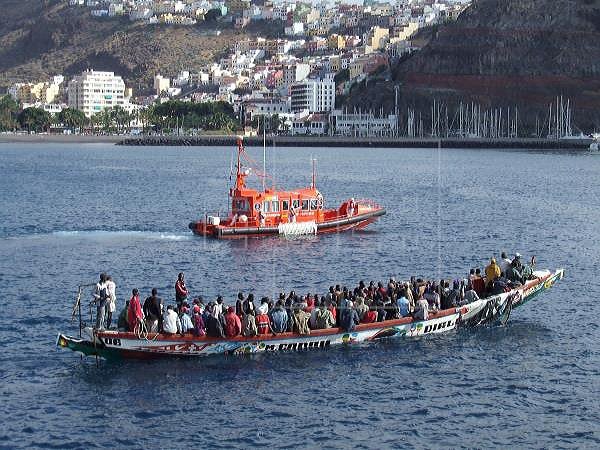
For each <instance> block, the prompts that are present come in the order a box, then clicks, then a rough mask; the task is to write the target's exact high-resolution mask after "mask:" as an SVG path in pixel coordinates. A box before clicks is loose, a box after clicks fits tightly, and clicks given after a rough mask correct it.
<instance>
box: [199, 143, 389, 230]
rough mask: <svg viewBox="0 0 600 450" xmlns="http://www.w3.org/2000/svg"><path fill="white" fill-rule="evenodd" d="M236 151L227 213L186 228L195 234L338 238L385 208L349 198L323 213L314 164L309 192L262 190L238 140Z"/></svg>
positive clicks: (380, 214) (379, 213) (207, 216)
mask: <svg viewBox="0 0 600 450" xmlns="http://www.w3.org/2000/svg"><path fill="white" fill-rule="evenodd" d="M237 146H238V154H237V174H236V178H235V184H234V186H233V187H232V188H231V189H230V190H229V196H230V197H231V210H230V212H229V213H228V214H225V215H220V214H214V215H208V214H207V215H206V216H205V217H204V219H202V220H197V221H195V222H191V223H190V224H189V225H188V227H189V228H190V230H192V232H193V233H194V234H197V235H200V236H208V237H215V238H218V239H225V238H239V237H247V236H269V235H271V236H276V235H280V236H299V235H310V234H321V233H337V232H340V231H348V230H359V229H362V228H364V227H366V226H367V225H369V224H371V223H373V222H374V221H375V220H377V219H378V218H379V217H380V216H383V215H384V214H385V208H383V207H381V206H379V205H378V204H377V203H375V202H374V201H372V200H354V199H353V198H351V199H348V200H346V201H345V202H343V203H342V204H341V205H340V207H339V208H337V209H333V208H329V209H327V208H325V202H324V198H323V195H322V194H321V192H319V190H318V189H317V187H316V172H315V168H314V164H313V175H312V183H311V185H310V187H307V188H299V189H294V190H292V191H281V190H277V189H275V187H265V186H266V179H267V178H269V177H268V175H267V174H265V173H261V172H260V171H259V170H257V169H256V167H255V164H254V162H253V161H252V160H251V159H250V157H249V156H248V155H247V154H246V151H245V149H244V145H243V144H242V140H241V138H240V139H238V142H237ZM252 173H255V174H256V175H258V177H259V178H261V179H262V185H263V189H262V191H257V190H255V189H250V188H249V187H248V186H247V185H246V177H248V176H249V175H250V174H252Z"/></svg>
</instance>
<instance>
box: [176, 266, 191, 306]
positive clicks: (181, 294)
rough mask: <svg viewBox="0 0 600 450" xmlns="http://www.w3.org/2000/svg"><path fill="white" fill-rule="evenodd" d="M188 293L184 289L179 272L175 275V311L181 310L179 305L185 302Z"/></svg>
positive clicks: (183, 282)
mask: <svg viewBox="0 0 600 450" xmlns="http://www.w3.org/2000/svg"><path fill="white" fill-rule="evenodd" d="M188 295H189V292H188V290H187V288H186V287H185V280H184V275H183V272H179V275H177V281H176V282H175V303H177V310H178V311H179V310H181V304H182V303H183V302H184V301H186V300H187V298H188Z"/></svg>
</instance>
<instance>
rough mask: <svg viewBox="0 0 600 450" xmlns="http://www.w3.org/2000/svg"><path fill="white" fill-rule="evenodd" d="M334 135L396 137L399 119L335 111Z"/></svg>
mask: <svg viewBox="0 0 600 450" xmlns="http://www.w3.org/2000/svg"><path fill="white" fill-rule="evenodd" d="M330 120H331V124H332V127H333V134H334V135H336V136H353V137H376V136H395V135H396V134H397V133H396V131H397V128H398V118H397V117H396V115H395V114H389V115H388V116H383V117H378V116H375V115H374V114H373V113H371V112H369V113H364V112H360V111H359V112H354V113H348V112H345V111H341V110H335V111H333V113H332V114H331V116H330Z"/></svg>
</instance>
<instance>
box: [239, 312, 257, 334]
mask: <svg viewBox="0 0 600 450" xmlns="http://www.w3.org/2000/svg"><path fill="white" fill-rule="evenodd" d="M257 334H258V328H257V327H256V318H255V317H254V310H252V311H250V312H248V313H247V314H245V315H244V319H243V320H242V336H245V337H252V336H256V335H257Z"/></svg>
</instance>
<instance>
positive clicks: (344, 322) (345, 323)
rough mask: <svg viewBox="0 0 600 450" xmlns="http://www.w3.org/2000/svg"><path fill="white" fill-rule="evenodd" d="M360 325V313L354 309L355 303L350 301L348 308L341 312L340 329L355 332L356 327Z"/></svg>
mask: <svg viewBox="0 0 600 450" xmlns="http://www.w3.org/2000/svg"><path fill="white" fill-rule="evenodd" d="M359 323H360V319H359V318H358V313H357V312H356V310H355V309H354V303H353V302H352V300H350V301H348V303H347V308H346V309H345V310H343V311H340V328H341V329H342V330H344V331H348V332H351V331H354V329H355V328H356V325H358V324H359Z"/></svg>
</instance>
